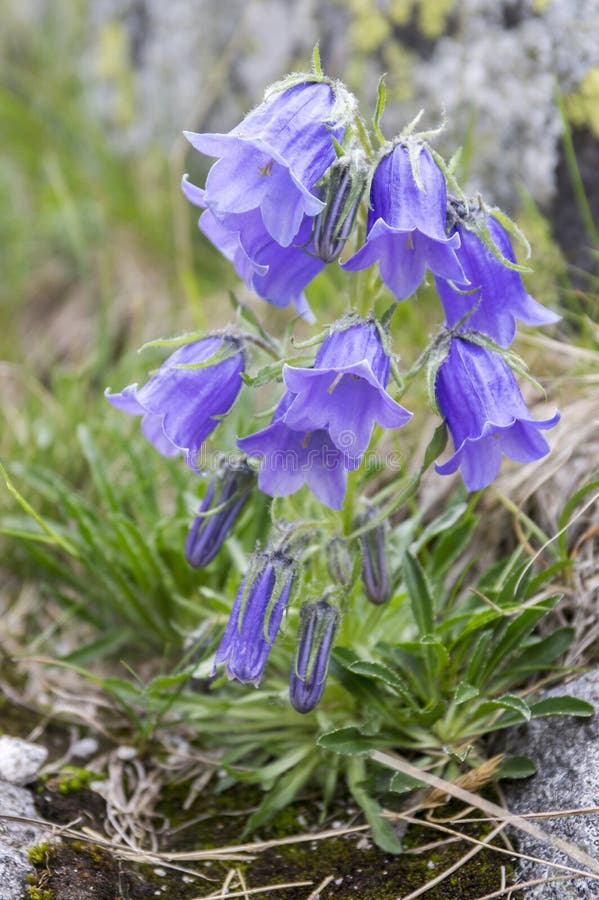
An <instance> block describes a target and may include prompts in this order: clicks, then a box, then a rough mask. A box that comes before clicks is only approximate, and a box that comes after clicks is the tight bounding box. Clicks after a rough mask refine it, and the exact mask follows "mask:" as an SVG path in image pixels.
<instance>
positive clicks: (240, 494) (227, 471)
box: [185, 458, 256, 569]
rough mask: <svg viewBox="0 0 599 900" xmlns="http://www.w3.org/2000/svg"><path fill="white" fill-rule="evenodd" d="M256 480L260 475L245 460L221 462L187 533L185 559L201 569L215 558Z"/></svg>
mask: <svg viewBox="0 0 599 900" xmlns="http://www.w3.org/2000/svg"><path fill="white" fill-rule="evenodd" d="M255 483H256V475H255V473H254V471H253V469H251V468H250V466H249V465H248V464H247V462H246V460H245V459H243V458H240V459H236V460H235V459H233V460H227V459H225V460H224V461H223V462H222V463H221V465H220V467H219V471H218V473H217V474H216V475H215V476H214V478H213V479H212V481H211V482H210V484H209V485H208V489H207V491H206V493H205V495H204V497H203V499H202V505H201V506H200V511H199V515H198V516H197V517H196V519H195V520H194V523H193V525H192V526H191V528H190V530H189V534H188V535H187V541H186V544H185V558H186V559H187V562H188V563H189V564H190V565H191V566H194V567H195V568H198V569H199V568H202V567H203V566H207V565H208V563H209V562H210V561H211V560H212V559H214V557H215V556H216V554H217V553H218V551H219V550H220V548H221V547H222V545H223V543H224V541H225V539H226V537H227V535H228V533H229V531H230V530H231V528H232V526H233V524H234V522H235V520H236V519H237V517H238V516H239V514H240V512H241V510H242V509H243V507H244V505H245V503H246V501H247V499H248V497H249V496H250V494H251V493H252V488H253V487H254V485H255Z"/></svg>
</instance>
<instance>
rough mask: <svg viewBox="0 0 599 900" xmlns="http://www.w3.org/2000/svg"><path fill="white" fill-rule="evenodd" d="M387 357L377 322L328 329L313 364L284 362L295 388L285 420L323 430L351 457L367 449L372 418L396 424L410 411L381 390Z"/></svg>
mask: <svg viewBox="0 0 599 900" xmlns="http://www.w3.org/2000/svg"><path fill="white" fill-rule="evenodd" d="M390 365H391V361H390V358H389V356H388V355H387V353H386V352H385V350H384V348H383V344H382V341H381V336H380V333H379V330H378V328H377V326H376V323H375V322H373V321H368V320H358V321H357V322H356V323H355V324H351V325H349V327H339V328H336V329H333V331H332V332H331V333H330V335H329V336H328V337H327V338H326V339H325V340H324V341H323V343H322V346H321V347H320V349H319V351H318V353H317V354H316V359H315V361H314V368H312V369H300V368H294V367H292V366H287V365H286V366H285V367H284V368H283V378H284V381H285V384H286V385H287V388H288V390H289V391H290V392H291V393H292V394H294V395H295V396H294V397H293V399H292V401H291V403H290V405H289V409H288V410H287V412H286V414H285V424H286V425H288V426H289V427H290V428H293V429H295V430H298V431H315V430H318V429H324V430H326V431H328V433H329V435H330V438H331V441H332V442H333V444H334V445H335V447H336V448H337V449H338V450H341V451H342V452H343V453H344V454H346V455H347V456H349V457H351V458H353V459H356V460H358V461H359V459H360V458H361V457H362V455H363V453H364V452H365V451H366V449H367V447H368V444H369V443H370V438H371V437H372V431H373V429H374V426H375V424H379V425H381V426H382V427H384V428H400V427H401V426H402V425H405V423H406V422H407V421H408V420H409V419H410V418H411V415H412V414H411V413H410V412H408V410H407V409H404V407H403V406H400V404H399V403H397V402H396V401H395V400H393V399H392V398H391V397H390V395H389V394H388V393H387V391H386V390H385V388H386V386H387V382H388V381H389V371H390Z"/></svg>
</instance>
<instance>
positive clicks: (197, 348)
mask: <svg viewBox="0 0 599 900" xmlns="http://www.w3.org/2000/svg"><path fill="white" fill-rule="evenodd" d="M212 357H215V361H214V363H213V364H212V365H211V364H208V365H204V364H205V363H208V361H209V360H210V359H211V358H212ZM243 370H244V359H243V351H242V348H241V343H240V341H239V340H237V338H234V337H228V336H227V337H221V336H218V335H212V336H211V337H207V338H203V339H202V340H199V341H193V342H192V343H189V344H184V345H183V346H182V347H179V348H178V350H175V352H174V353H173V354H172V355H171V356H169V358H168V359H167V360H165V362H163V364H162V365H161V366H160V368H159V369H158V371H157V372H156V373H155V374H154V375H153V376H152V377H151V378H150V380H149V381H148V382H146V384H145V385H144V386H143V387H141V388H138V387H137V384H130V385H128V386H127V387H126V388H124V389H123V390H122V391H121V392H120V393H118V394H111V393H110V388H107V389H106V392H105V396H106V399H107V400H109V401H110V403H112V405H113V406H116V408H117V409H120V410H122V412H126V413H129V414H130V415H133V416H142V420H141V428H142V431H143V433H144V435H145V436H146V438H147V439H148V440H149V441H150V442H151V443H152V444H153V445H154V447H155V448H156V449H157V450H158V452H159V453H162V455H163V456H177V454H178V453H182V454H183V456H184V457H185V461H186V463H187V465H188V466H190V467H191V468H192V469H193V470H194V471H198V459H197V457H198V453H199V449H200V447H201V445H202V443H203V442H204V441H205V440H206V438H207V437H208V435H209V434H210V433H211V432H212V431H214V429H215V428H216V426H217V425H218V423H219V417H221V416H223V415H224V414H225V413H227V412H228V411H229V410H230V409H231V407H232V406H233V403H234V402H235V400H236V399H237V395H238V393H239V391H240V389H241V386H242V379H241V373H242V372H243Z"/></svg>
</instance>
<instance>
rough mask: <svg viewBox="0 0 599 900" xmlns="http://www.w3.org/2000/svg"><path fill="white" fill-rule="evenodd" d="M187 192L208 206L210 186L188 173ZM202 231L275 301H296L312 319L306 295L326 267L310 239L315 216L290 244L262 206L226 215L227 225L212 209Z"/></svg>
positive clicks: (197, 203) (247, 279) (279, 303)
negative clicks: (268, 225) (272, 227)
mask: <svg viewBox="0 0 599 900" xmlns="http://www.w3.org/2000/svg"><path fill="white" fill-rule="evenodd" d="M181 187H182V188H183V193H184V194H185V196H186V197H187V199H188V200H190V201H191V202H192V203H193V204H194V205H195V206H200V207H205V206H206V200H205V197H206V192H205V191H204V190H203V189H202V188H199V187H197V186H196V185H194V184H192V183H191V182H190V181H188V179H187V176H186V175H185V176H184V177H183V181H182V183H181ZM198 226H199V229H200V231H201V232H202V233H203V234H204V235H205V237H207V238H208V240H209V241H210V242H211V243H212V244H214V246H215V247H216V249H217V250H219V251H220V253H222V255H223V256H224V257H225V259H228V260H229V262H231V263H233V266H234V268H235V271H236V273H237V275H238V276H239V277H240V278H241V279H243V281H245V283H246V285H247V286H248V288H251V289H253V290H254V291H255V292H256V293H257V294H258V296H259V297H262V299H263V300H267V301H268V302H269V303H272V304H273V305H274V306H288V305H289V304H290V303H292V304H293V305H294V306H295V308H296V310H297V312H298V314H299V315H301V316H302V317H303V318H304V319H306V320H307V321H309V322H313V321H314V316H313V314H312V312H311V310H310V307H309V305H308V301H307V300H306V298H305V296H304V288H305V287H306V285H308V284H309V283H310V281H312V279H313V278H315V277H316V275H318V273H319V272H320V271H322V269H324V267H325V263H324V262H323V261H322V260H320V259H318V258H317V257H316V256H315V254H314V251H313V249H312V248H311V245H310V239H311V232H312V220H311V219H309V218H307V217H304V219H303V221H302V223H301V225H300V228H299V231H298V233H297V235H296V237H295V238H294V240H293V243H292V244H290V245H289V246H288V247H281V246H280V244H277V242H276V241H275V240H273V238H272V237H271V236H270V235H269V233H268V232H267V231H266V229H265V227H264V224H263V222H262V217H261V215H260V211H259V210H252V211H250V212H248V213H243V214H240V215H230V216H228V217H227V227H225V226H224V225H223V224H222V223H221V222H219V220H218V219H217V218H216V217H215V215H214V213H213V212H212V210H210V209H205V210H204V212H203V213H202V215H201V216H200V218H199V221H198Z"/></svg>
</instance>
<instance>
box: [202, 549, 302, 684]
mask: <svg viewBox="0 0 599 900" xmlns="http://www.w3.org/2000/svg"><path fill="white" fill-rule="evenodd" d="M294 577H295V563H294V561H293V560H292V559H290V558H289V557H287V556H285V555H283V553H281V552H280V551H278V550H267V551H266V552H265V553H255V554H254V556H253V557H252V559H251V561H250V567H249V570H248V572H247V574H246V576H245V578H244V579H243V581H242V582H241V585H240V588H239V591H238V592H237V597H236V598H235V603H234V605H233V609H232V611H231V616H230V618H229V621H228V623H227V627H226V629H225V633H224V635H223V639H222V641H221V643H220V646H219V648H218V650H217V651H216V656H215V658H214V667H213V671H212V674H214V673H215V671H216V667H217V666H218V664H219V663H221V662H224V663H225V668H226V671H227V675H228V677H229V678H237V679H238V680H239V681H241V682H243V683H244V684H249V683H250V682H252V683H253V684H255V685H256V687H258V684H259V683H260V679H261V678H262V675H263V674H264V667H265V666H266V660H267V659H268V654H269V653H270V648H271V647H272V645H273V643H274V640H275V638H276V636H277V633H278V631H279V626H280V624H281V619H282V617H283V612H284V610H285V606H286V605H287V601H288V600H289V595H290V594H291V588H292V585H293V579H294Z"/></svg>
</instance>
